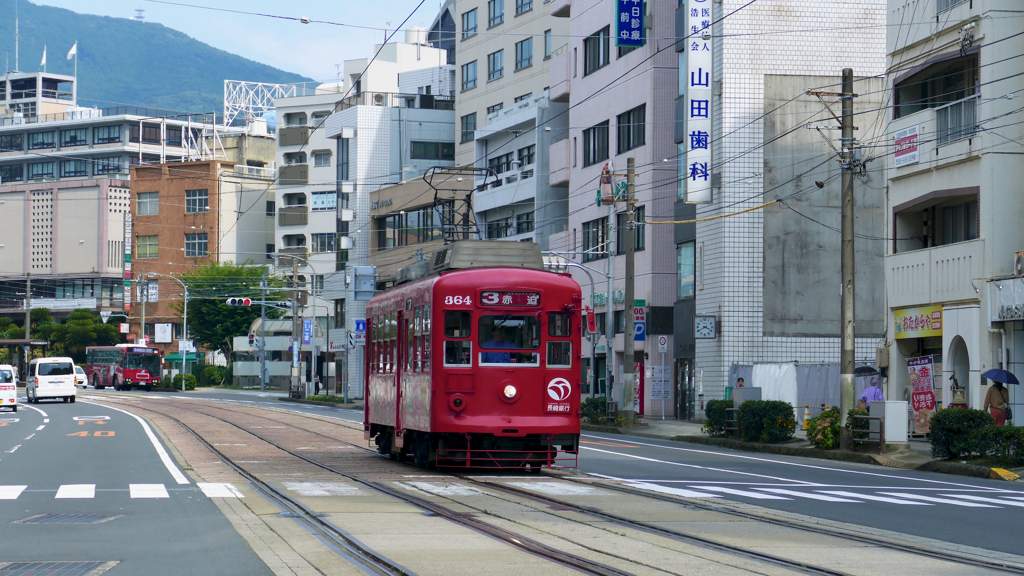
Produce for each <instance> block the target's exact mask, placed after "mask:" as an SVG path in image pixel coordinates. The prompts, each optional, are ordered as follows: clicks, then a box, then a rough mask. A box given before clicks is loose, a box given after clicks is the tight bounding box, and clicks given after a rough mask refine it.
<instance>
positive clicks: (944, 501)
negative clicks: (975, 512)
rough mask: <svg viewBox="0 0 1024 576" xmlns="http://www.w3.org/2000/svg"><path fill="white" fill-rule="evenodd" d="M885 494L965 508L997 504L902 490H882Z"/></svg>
mask: <svg viewBox="0 0 1024 576" xmlns="http://www.w3.org/2000/svg"><path fill="white" fill-rule="evenodd" d="M882 494H885V495H887V496H899V497H900V498H910V499H911V500H924V501H925V502H935V503H936V504H952V505H953V506H963V507H965V508H998V506H989V505H988V504H978V503H976V502H963V501H960V500H950V499H949V498H933V497H932V496H921V495H920V494H906V493H904V492H882Z"/></svg>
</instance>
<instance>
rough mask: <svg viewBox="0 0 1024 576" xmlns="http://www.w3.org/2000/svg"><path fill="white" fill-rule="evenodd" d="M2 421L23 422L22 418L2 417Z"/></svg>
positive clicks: (9, 422)
mask: <svg viewBox="0 0 1024 576" xmlns="http://www.w3.org/2000/svg"><path fill="white" fill-rule="evenodd" d="M0 422H7V423H8V424H14V423H15V422H21V418H0Z"/></svg>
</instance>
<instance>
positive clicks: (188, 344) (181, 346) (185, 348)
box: [178, 340, 196, 354]
mask: <svg viewBox="0 0 1024 576" xmlns="http://www.w3.org/2000/svg"><path fill="white" fill-rule="evenodd" d="M195 351H196V343H195V342H193V341H191V340H178V352H179V353H181V354H185V353H186V352H195Z"/></svg>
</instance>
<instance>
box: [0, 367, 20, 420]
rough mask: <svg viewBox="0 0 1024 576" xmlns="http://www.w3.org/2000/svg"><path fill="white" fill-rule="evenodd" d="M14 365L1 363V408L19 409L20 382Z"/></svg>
mask: <svg viewBox="0 0 1024 576" xmlns="http://www.w3.org/2000/svg"><path fill="white" fill-rule="evenodd" d="M15 373H16V371H15V369H14V366H11V365H10V364H0V408H10V409H11V410H14V411H15V412H17V411H18V382H17V380H16V377H15Z"/></svg>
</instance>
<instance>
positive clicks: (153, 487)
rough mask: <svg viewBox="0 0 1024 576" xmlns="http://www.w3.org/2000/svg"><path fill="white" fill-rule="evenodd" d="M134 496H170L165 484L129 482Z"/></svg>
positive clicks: (129, 487) (129, 488)
mask: <svg viewBox="0 0 1024 576" xmlns="http://www.w3.org/2000/svg"><path fill="white" fill-rule="evenodd" d="M128 490H129V491H130V492H131V495H132V498H169V496H168V495H167V488H166V487H165V486H164V485H163V484H129V485H128Z"/></svg>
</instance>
